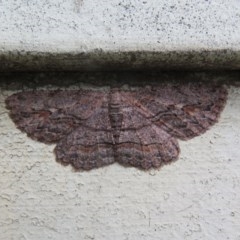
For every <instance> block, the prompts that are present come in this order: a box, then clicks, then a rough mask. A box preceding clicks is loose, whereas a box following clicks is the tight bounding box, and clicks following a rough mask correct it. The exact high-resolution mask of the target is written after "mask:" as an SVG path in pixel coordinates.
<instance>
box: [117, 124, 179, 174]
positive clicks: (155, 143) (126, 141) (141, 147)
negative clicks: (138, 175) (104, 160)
mask: <svg viewBox="0 0 240 240" xmlns="http://www.w3.org/2000/svg"><path fill="white" fill-rule="evenodd" d="M116 152H117V154H116V155H117V159H116V160H117V161H118V162H119V163H121V164H123V165H128V166H134V167H137V168H140V169H150V168H159V167H160V166H161V165H163V164H166V163H170V162H172V161H174V160H176V159H177V158H178V155H179V146H178V142H177V140H176V139H175V138H173V137H171V136H170V135H169V134H168V133H166V132H165V131H163V130H161V129H160V128H158V127H157V126H154V125H153V126H144V127H141V128H139V129H128V130H127V129H125V130H124V131H121V134H120V137H119V142H118V144H117V145H116Z"/></svg>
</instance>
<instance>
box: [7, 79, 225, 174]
mask: <svg viewBox="0 0 240 240" xmlns="http://www.w3.org/2000/svg"><path fill="white" fill-rule="evenodd" d="M226 97H227V91H226V89H225V88H224V87H223V86H220V85H217V84H211V85H210V84H209V85H208V84H206V83H205V84H203V83H165V84H159V85H157V86H155V87H154V86H153V87H145V88H139V89H135V90H121V89H116V88H115V90H114V91H111V90H110V91H109V90H105V91H93V90H76V91H33V92H22V93H17V94H13V95H12V96H10V97H9V98H8V99H7V100H6V104H7V108H8V109H9V110H10V116H11V118H12V119H13V121H14V122H15V123H16V125H17V126H18V128H20V129H21V130H22V131H25V132H26V133H27V134H28V136H30V137H32V138H33V139H36V140H39V141H42V142H45V143H57V146H56V148H55V154H56V158H57V161H58V162H61V163H62V164H64V165H68V164H71V165H72V166H73V167H74V168H75V169H84V170H90V169H92V168H97V167H101V166H104V165H108V164H111V163H113V162H114V161H117V162H119V163H121V164H123V165H127V166H135V167H138V168H141V169H149V168H159V167H160V166H161V165H162V164H164V163H169V162H172V161H173V160H176V159H177V158H178V155H179V151H180V149H179V146H178V142H177V138H178V139H181V140H187V139H190V138H192V137H195V136H198V135H200V134H202V133H204V132H205V131H206V130H207V129H208V128H209V127H210V126H212V125H213V124H214V123H216V121H217V119H218V117H219V115H220V112H221V110H222V109H223V107H224V104H225V101H226Z"/></svg>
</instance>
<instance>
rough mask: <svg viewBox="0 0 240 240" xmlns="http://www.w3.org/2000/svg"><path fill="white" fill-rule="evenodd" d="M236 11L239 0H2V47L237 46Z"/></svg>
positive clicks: (239, 35)
mask: <svg viewBox="0 0 240 240" xmlns="http://www.w3.org/2000/svg"><path fill="white" fill-rule="evenodd" d="M239 12H240V3H239V0H228V1H225V0H211V1H205V0H198V1H193V0H181V1H180V0H170V1H159V0H150V1H145V0H141V1H139V0H131V1H128V0H102V1H98V0H68V1H66V0H55V1H48V0H44V1H37V0H1V1H0V22H1V25H0V30H1V37H0V47H1V48H2V49H5V50H15V49H16V50H18V51H19V50H20V49H21V50H26V51H32V50H33V51H36V50H37V51H41V52H42V51H43V52H46V51H48V52H56V51H57V52H60V51H66V52H71V51H90V50H93V49H96V48H101V49H102V50H103V51H109V50H110V51H113V50H121V51H123V50H133V51H136V50H140V51H143V50H154V51H163V50H186V49H194V50H197V49H200V50H202V49H208V50H213V49H236V50H239V49H240V41H239V38H240V15H239Z"/></svg>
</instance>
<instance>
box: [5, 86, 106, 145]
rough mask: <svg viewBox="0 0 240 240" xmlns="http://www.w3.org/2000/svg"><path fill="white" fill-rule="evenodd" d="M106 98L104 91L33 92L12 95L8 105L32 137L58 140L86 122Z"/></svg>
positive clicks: (42, 140)
mask: <svg viewBox="0 0 240 240" xmlns="http://www.w3.org/2000/svg"><path fill="white" fill-rule="evenodd" d="M103 101H104V94H103V93H102V92H100V91H87V90H75V91H74V90H69V91H59V90H58V91H29V92H20V93H16V94H13V95H11V96H10V97H8V98H7V99H6V106H7V108H8V109H9V110H10V117H11V118H12V120H13V121H14V123H15V124H16V125H17V127H18V128H19V129H20V130H22V131H24V132H26V133H27V135H28V136H29V137H31V138H33V139H35V140H38V141H41V142H44V143H55V142H57V141H59V140H60V139H62V138H63V137H64V136H65V135H66V134H69V133H70V132H72V131H73V130H74V129H76V128H77V127H79V125H81V124H82V123H83V122H85V121H86V120H87V119H88V118H89V117H90V116H91V115H92V114H93V113H94V112H95V111H96V110H97V109H98V108H100V106H101V105H102V103H103Z"/></svg>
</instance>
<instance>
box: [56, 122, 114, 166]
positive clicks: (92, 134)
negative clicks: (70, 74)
mask: <svg viewBox="0 0 240 240" xmlns="http://www.w3.org/2000/svg"><path fill="white" fill-rule="evenodd" d="M55 154H56V159H57V161H58V162H60V163H62V164H63V165H69V164H71V165H72V166H73V167H74V168H75V169H77V170H91V169H93V168H99V167H102V166H105V165H109V164H111V163H113V162H114V161H115V159H114V151H113V141H112V132H111V131H106V130H100V129H98V130H93V129H92V128H90V127H87V126H80V127H79V128H77V129H75V130H74V131H73V132H72V133H70V134H69V135H67V136H66V137H65V138H63V139H62V140H60V141H59V143H58V144H57V146H56V148H55Z"/></svg>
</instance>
